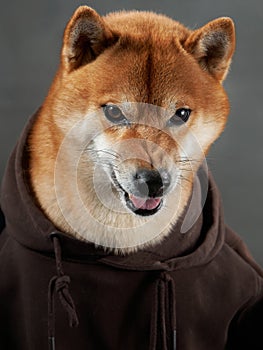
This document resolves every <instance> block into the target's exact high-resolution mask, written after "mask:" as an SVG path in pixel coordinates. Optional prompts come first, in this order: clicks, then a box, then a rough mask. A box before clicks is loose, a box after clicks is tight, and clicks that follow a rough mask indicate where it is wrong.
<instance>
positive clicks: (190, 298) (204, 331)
mask: <svg viewBox="0 0 263 350" xmlns="http://www.w3.org/2000/svg"><path fill="white" fill-rule="evenodd" d="M35 118H36V115H35V116H33V118H31V120H30V121H29V123H28V125H27V127H26V129H25V131H24V133H23V135H22V137H21V138H20V140H19V142H18V144H17V146H16V148H15V150H14V152H13V154H12V155H11V158H10V161H9V164H8V167H7V170H6V173H5V177H4V181H3V186H2V193H1V208H2V212H1V211H0V226H1V227H0V228H1V229H0V232H1V233H0V349H1V350H2V349H3V350H47V349H50V350H51V349H52V350H53V349H56V350H72V349H76V350H84V349H85V350H100V349H103V350H157V349H158V350H171V349H177V350H222V349H238V350H242V349H249V350H250V349H251V350H252V349H253V350H255V349H263V336H261V328H263V322H262V320H263V305H262V304H263V299H261V298H262V295H263V279H262V276H263V272H262V270H261V269H260V268H259V267H258V266H257V264H256V263H255V262H254V260H253V259H252V258H251V257H250V254H249V252H248V251H247V248H246V247H245V245H244V243H243V242H242V241H241V239H240V238H239V237H238V236H237V235H236V234H235V233H234V232H233V231H231V230H230V229H229V228H227V227H226V226H225V223H224V219H223V214H222V208H221V203H220V198H219V193H218V190H217V188H216V186H215V183H214V182H213V179H212V178H211V177H210V179H209V188H208V195H207V198H206V201H205V205H204V209H203V213H202V215H200V217H199V218H198V220H197V221H196V223H195V224H194V226H193V227H192V228H191V229H190V230H189V231H188V232H187V233H185V234H181V233H180V225H181V224H182V220H181V221H180V222H179V223H178V224H177V225H176V226H175V227H174V229H173V230H172V232H171V234H170V235H169V237H168V238H167V239H166V240H164V241H163V242H162V243H161V244H159V245H156V246H154V247H153V248H149V249H145V250H141V251H139V252H137V253H133V254H129V255H126V256H114V255H112V254H109V253H107V252H105V251H104V250H103V249H100V248H96V247H94V245H93V244H88V243H84V242H81V241H78V240H76V239H74V238H72V237H69V236H67V235H66V234H65V233H63V232H59V231H58V230H57V229H56V228H55V227H54V226H53V224H52V223H51V222H50V221H49V220H48V219H47V218H46V217H45V216H44V215H43V213H42V212H41V211H40V209H39V208H38V207H37V206H36V205H35V203H34V199H33V196H32V194H31V192H30V187H29V184H28V180H27V166H28V153H27V136H28V133H29V131H30V129H31V127H32V123H33V122H34V120H35ZM182 219H183V218H182ZM70 326H71V327H70Z"/></svg>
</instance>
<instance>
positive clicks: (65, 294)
mask: <svg viewBox="0 0 263 350" xmlns="http://www.w3.org/2000/svg"><path fill="white" fill-rule="evenodd" d="M51 238H52V241H53V244H54V252H55V259H56V269H57V275H56V276H54V277H52V278H51V280H50V282H49V286H48V341H49V350H55V300H54V299H55V298H54V297H55V292H56V293H57V294H58V296H59V300H60V303H61V305H62V306H63V308H64V310H65V311H66V312H67V314H68V318H69V325H70V327H77V326H78V324H79V320H78V316H77V312H76V307H75V304H74V301H73V299H72V296H71V295H70V292H69V284H70V277H69V276H66V275H65V274H64V271H63V268H62V258H61V246H60V242H59V238H58V237H57V236H56V234H54V233H53V234H51Z"/></svg>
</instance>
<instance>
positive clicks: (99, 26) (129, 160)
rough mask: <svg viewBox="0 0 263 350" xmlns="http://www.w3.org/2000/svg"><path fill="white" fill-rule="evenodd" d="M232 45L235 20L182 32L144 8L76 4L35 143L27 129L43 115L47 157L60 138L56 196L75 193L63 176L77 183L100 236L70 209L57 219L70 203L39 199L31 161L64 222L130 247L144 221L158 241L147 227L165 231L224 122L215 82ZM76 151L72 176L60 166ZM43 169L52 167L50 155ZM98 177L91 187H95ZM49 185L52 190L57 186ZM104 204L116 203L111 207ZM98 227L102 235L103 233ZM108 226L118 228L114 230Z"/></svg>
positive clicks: (56, 149) (224, 107)
mask: <svg viewBox="0 0 263 350" xmlns="http://www.w3.org/2000/svg"><path fill="white" fill-rule="evenodd" d="M233 51H234V27H233V23H232V21H231V20H230V19H228V18H221V19H218V20H215V21H212V22H210V23H208V24H207V25H206V26H204V27H203V28H201V29H198V30H196V31H190V30H188V29H186V28H185V27H183V26H182V25H181V24H179V23H178V22H175V21H173V20H171V19H169V18H167V17H165V16H160V15H156V14H153V13H144V12H142V13H140V12H131V13H126V12H123V13H115V14H110V15H108V16H106V17H104V18H102V17H100V16H99V15H98V14H97V13H96V12H95V11H94V10H92V9H90V8H88V7H86V6H82V7H80V8H79V9H78V10H77V11H76V12H75V14H74V15H73V17H72V19H71V20H70V22H69V24H68V25H67V27H66V30H65V34H64V42H63V47H62V54H61V65H60V69H59V71H58V73H57V76H56V78H55V80H54V83H53V85H52V87H51V89H50V92H49V95H48V97H47V99H46V101H45V104H44V107H43V117H40V118H39V120H38V122H37V126H36V127H35V131H33V133H32V143H33V144H35V143H38V142H39V141H37V137H36V136H35V135H36V134H37V133H38V134H41V132H42V131H41V129H42V127H41V123H43V119H44V118H47V115H49V116H52V141H51V140H49V142H48V143H49V144H51V143H52V151H50V152H51V153H52V152H53V156H52V159H53V160H54V154H56V155H58V154H60V153H61V152H60V150H61V149H63V147H62V145H64V153H63V156H60V157H59V156H58V157H57V156H56V160H57V162H56V164H59V166H58V167H57V172H59V173H60V176H61V173H62V172H63V173H65V172H66V173H67V176H66V177H65V176H64V178H66V182H67V186H66V188H67V191H68V192H69V193H70V195H67V194H65V189H64V190H63V188H64V187H65V184H64V185H63V186H60V188H61V196H60V198H66V199H68V196H70V198H71V209H72V208H74V206H75V204H74V203H75V201H74V199H73V197H74V194H73V193H74V192H76V191H75V190H74V189H72V191H70V188H72V181H73V182H77V183H78V193H79V196H80V197H81V202H82V203H83V204H84V206H85V208H86V209H87V208H88V210H89V212H92V216H93V217H95V216H96V222H100V223H103V225H104V229H103V230H100V229H98V228H97V227H96V229H95V231H96V232H97V236H96V237H99V239H97V238H96V239H95V238H94V237H92V238H91V239H90V238H89V237H87V236H86V232H88V231H91V230H94V227H92V225H91V223H90V221H89V223H88V220H86V221H85V219H83V215H82V216H81V215H78V214H77V212H78V211H79V209H77V208H75V210H74V209H73V211H74V215H73V217H74V219H73V221H74V225H70V226H69V225H67V224H66V223H65V221H64V219H65V217H67V218H68V217H69V216H70V213H69V212H70V210H69V208H64V210H62V211H64V213H63V214H64V215H62V216H63V217H64V219H62V218H61V215H60V214H59V212H58V211H57V210H54V207H52V206H50V204H49V205H47V204H43V203H44V202H46V203H47V200H46V199H45V198H44V197H45V196H44V195H43V193H42V192H43V191H42V190H41V189H40V187H39V185H37V183H39V177H41V176H42V177H43V175H40V173H39V171H38V170H34V168H36V166H35V167H34V166H32V183H33V187H34V189H35V192H36V195H37V197H38V199H39V202H40V203H41V204H42V208H44V210H45V212H46V213H47V215H48V216H49V217H51V218H52V220H53V221H54V222H55V223H57V225H58V226H60V227H62V228H63V229H66V230H67V231H69V232H72V233H74V234H76V235H78V236H79V237H81V238H84V239H88V240H93V241H94V239H95V241H96V242H98V243H99V244H102V245H106V246H114V247H116V246H121V245H123V246H125V245H126V244H127V245H129V246H136V244H135V243H134V242H132V239H131V237H132V235H134V232H135V230H136V232H137V231H138V226H143V225H145V224H146V223H148V222H150V225H148V228H145V226H144V230H142V232H143V233H141V234H142V235H145V237H146V238H145V239H143V240H142V241H147V242H148V241H150V242H151V243H152V242H155V241H157V239H156V240H154V239H152V237H151V238H150V239H149V236H148V235H147V232H148V231H152V228H153V225H155V224H156V222H157V221H156V220H158V222H159V223H161V224H160V225H161V226H162V229H158V230H159V231H160V232H159V233H158V235H157V236H158V239H161V238H162V237H164V236H165V235H166V234H167V233H168V232H169V228H170V227H171V225H173V224H174V223H175V222H176V220H177V219H178V217H179V216H180V215H181V213H182V211H183V209H184V207H185V205H186V203H187V201H188V198H189V196H190V194H191V191H192V185H193V181H194V175H195V173H196V170H197V169H198V167H199V166H200V164H201V163H202V161H203V160H204V157H205V155H206V154H207V152H208V150H209V148H210V146H211V144H212V143H213V142H214V141H215V139H216V138H217V137H218V136H219V135H220V133H221V132H222V130H223V128H224V125H225V122H226V118H227V115H228V112H229V104H228V99H227V96H226V94H225V92H224V89H223V87H222V85H221V83H222V81H223V79H224V78H225V75H226V73H227V71H228V67H229V65H230V61H231V57H232V54H233ZM44 115H45V117H44ZM49 118H50V117H49ZM41 119H42V122H41ZM45 123H46V122H45ZM49 123H50V121H49ZM42 125H43V124H42ZM46 125H47V123H46ZM76 125H78V126H77V127H76ZM46 129H47V128H45V130H46ZM54 130H55V131H54ZM49 133H50V127H49ZM45 137H47V136H45ZM65 139H67V142H65ZM69 140H70V141H69ZM69 144H70V146H69ZM65 145H67V146H65ZM49 148H50V147H49ZM65 150H66V151H65ZM78 150H81V152H80V153H81V154H79V153H78ZM61 154H62V153H61ZM76 154H78V156H77V158H78V162H77V164H76V168H77V170H76V171H75V173H76V174H77V175H76V179H75V178H74V176H73V175H72V174H71V171H70V167H69V166H68V164H70V163H72V159H73V158H74V155H76ZM36 158H37V157H36V156H35V164H38V165H39V168H41V160H40V159H36ZM32 159H34V155H32ZM31 164H33V162H32V163H31ZM50 167H51V168H52V169H53V173H54V169H55V164H54V162H53V163H52V165H50ZM71 168H74V167H71ZM58 169H60V170H58ZM91 173H92V174H93V176H91V175H90V174H91ZM94 174H95V175H94ZM73 178H74V179H73ZM94 179H95V181H94ZM98 179H99V180H100V181H99V186H97V187H99V188H100V191H99V192H101V194H100V195H98V191H96V189H94V183H96V181H97V180H98ZM75 180H76V181H75ZM45 181H46V180H45V179H44V178H43V182H45ZM54 186H55V187H56V193H58V192H60V191H58V187H59V186H58V184H55V185H53V187H54ZM95 187H96V186H95ZM108 188H110V192H111V195H110V196H109V190H108ZM99 197H100V198H99ZM106 197H110V198H111V199H110V201H111V206H109V205H107V206H105V205H103V204H102V203H101V200H100V199H101V198H102V199H103V200H106V199H105V198H106ZM66 199H65V202H66ZM103 200H102V201H103ZM60 202H63V200H61V199H60ZM54 203H55V204H54V206H55V205H57V197H56V200H55V199H54ZM112 203H115V205H117V204H116V203H118V205H119V207H120V208H121V210H120V211H119V212H116V211H115V212H114V210H113V208H112ZM102 206H103V208H102ZM47 207H49V208H51V209H49V210H48V209H47ZM60 209H61V206H60ZM54 213H55V214H54ZM171 213H172V214H171ZM175 213H176V214H175ZM84 216H85V215H84ZM154 217H156V218H157V219H156V220H155V221H154V220H152V218H154ZM150 218H151V220H150V221H149V219H150ZM66 221H68V219H67V220H66ZM164 223H165V224H164ZM72 226H74V230H73V229H72ZM127 226H129V228H132V230H131V232H130V233H128V231H127ZM105 227H107V228H108V229H106V231H107V232H108V236H107V234H105V233H102V231H103V232H105ZM109 227H113V229H115V231H116V228H118V229H120V228H123V229H124V228H125V230H123V231H122V232H121V233H117V234H114V233H112V232H109V231H111V229H109ZM146 231H147V232H146ZM84 232H85V233H84ZM128 236H129V237H130V238H127V237H128ZM109 237H111V238H110V239H111V240H112V242H114V243H109ZM120 237H122V238H120ZM122 240H123V242H125V244H122V243H120V242H122ZM117 242H118V243H117Z"/></svg>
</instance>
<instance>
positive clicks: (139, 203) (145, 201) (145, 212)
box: [112, 173, 163, 216]
mask: <svg viewBox="0 0 263 350" xmlns="http://www.w3.org/2000/svg"><path fill="white" fill-rule="evenodd" d="M112 179H113V183H114V185H115V187H116V188H117V189H118V190H119V192H121V193H122V194H123V196H124V200H125V203H126V206H127V208H128V209H129V210H131V211H132V212H133V213H134V214H136V215H140V216H150V215H154V214H156V213H157V212H158V211H159V210H160V209H161V207H162V205H163V197H139V196H135V195H134V194H132V193H128V192H127V191H126V190H125V189H124V188H123V187H122V186H121V185H120V183H119V182H118V180H117V178H116V176H115V174H114V173H112Z"/></svg>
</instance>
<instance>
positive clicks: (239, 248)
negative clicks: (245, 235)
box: [225, 226, 263, 278]
mask: <svg viewBox="0 0 263 350" xmlns="http://www.w3.org/2000/svg"><path fill="white" fill-rule="evenodd" d="M225 243H226V244H227V245H228V246H229V247H230V248H231V249H233V250H234V251H235V252H236V253H237V254H238V255H239V256H240V258H242V259H243V260H244V261H245V262H246V263H247V264H248V265H250V266H251V267H252V269H253V270H255V271H256V272H257V273H258V275H259V276H260V277H262V278H263V269H262V267H261V266H259V265H258V264H257V263H256V261H255V260H254V258H253V257H252V255H251V253H250V251H249V249H248V247H247V246H246V244H245V243H244V241H243V240H242V239H241V237H239V236H238V234H237V233H236V232H234V231H233V230H232V229H231V228H230V227H228V226H226V233H225Z"/></svg>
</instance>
